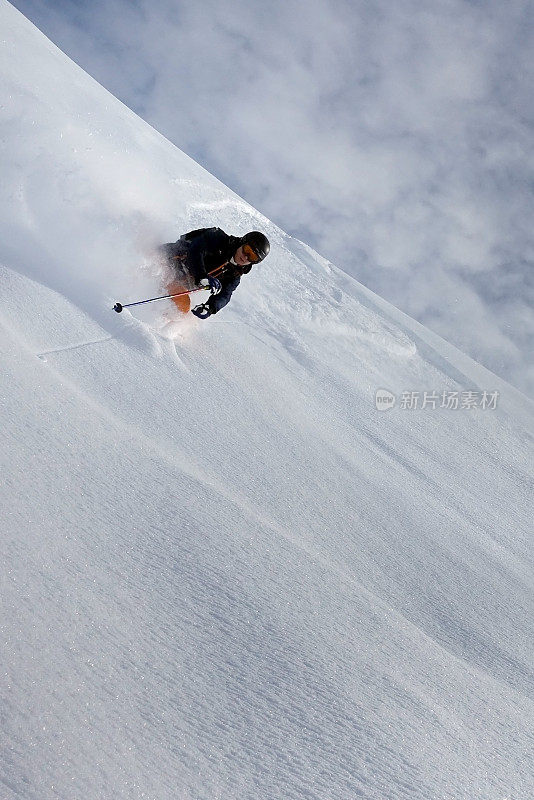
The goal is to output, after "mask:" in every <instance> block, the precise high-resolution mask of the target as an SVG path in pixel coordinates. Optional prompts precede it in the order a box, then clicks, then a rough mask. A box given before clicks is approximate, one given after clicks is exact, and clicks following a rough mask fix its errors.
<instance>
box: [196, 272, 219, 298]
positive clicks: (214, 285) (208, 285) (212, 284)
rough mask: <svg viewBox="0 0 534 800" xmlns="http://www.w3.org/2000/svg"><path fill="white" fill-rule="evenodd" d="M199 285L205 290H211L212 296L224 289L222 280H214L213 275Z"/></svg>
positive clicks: (203, 279)
mask: <svg viewBox="0 0 534 800" xmlns="http://www.w3.org/2000/svg"><path fill="white" fill-rule="evenodd" d="M199 285H200V286H202V287H203V288H204V289H209V290H210V292H211V293H212V294H219V292H220V291H221V289H222V284H221V282H220V280H219V279H218V278H213V277H212V276H211V275H208V277H207V278H202V280H201V281H200V284H199Z"/></svg>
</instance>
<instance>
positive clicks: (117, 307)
mask: <svg viewBox="0 0 534 800" xmlns="http://www.w3.org/2000/svg"><path fill="white" fill-rule="evenodd" d="M113 311H116V312H117V314H120V313H121V311H122V306H121V304H120V303H115V305H114V306H113Z"/></svg>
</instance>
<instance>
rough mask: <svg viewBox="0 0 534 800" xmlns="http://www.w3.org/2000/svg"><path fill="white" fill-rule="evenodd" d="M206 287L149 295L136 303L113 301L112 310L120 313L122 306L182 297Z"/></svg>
mask: <svg viewBox="0 0 534 800" xmlns="http://www.w3.org/2000/svg"><path fill="white" fill-rule="evenodd" d="M204 288H206V287H204V286H197V287H196V288H195V289H187V291H185V292H177V293H176V294H162V295H160V296H159V297H150V298H149V299H148V300H138V301H137V303H115V305H114V306H113V311H116V312H117V314H120V313H121V311H122V309H123V308H129V307H130V306H142V305H143V303H153V302H154V300H165V298H168V297H182V295H184V294H192V293H193V292H200V291H201V290H202V289H204Z"/></svg>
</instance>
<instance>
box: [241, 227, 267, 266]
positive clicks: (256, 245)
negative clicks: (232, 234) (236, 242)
mask: <svg viewBox="0 0 534 800" xmlns="http://www.w3.org/2000/svg"><path fill="white" fill-rule="evenodd" d="M244 244H248V246H249V247H251V248H252V250H254V252H255V253H256V255H257V257H258V261H257V262H255V263H258V262H260V261H263V259H264V258H265V257H266V256H268V255H269V250H270V249H271V245H270V244H269V240H268V238H267V237H266V236H265V235H264V234H263V233H260V232H259V231H251V232H250V233H246V234H245V235H244V236H242V237H241V246H243V245H244Z"/></svg>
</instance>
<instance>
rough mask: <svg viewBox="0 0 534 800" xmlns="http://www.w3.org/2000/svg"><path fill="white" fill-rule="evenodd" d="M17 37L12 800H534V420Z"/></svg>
mask: <svg viewBox="0 0 534 800" xmlns="http://www.w3.org/2000/svg"><path fill="white" fill-rule="evenodd" d="M0 26H1V29H2V32H3V43H2V50H1V51H0V59H1V74H2V83H1V86H2V98H1V100H0V113H1V117H0V119H1V125H2V135H1V142H2V158H3V166H2V176H3V188H4V192H3V195H2V200H1V203H2V205H1V209H0V211H1V213H0V231H1V235H0V264H2V266H1V268H0V283H1V286H2V292H1V293H0V294H1V296H0V326H1V330H2V335H1V337H0V369H1V374H2V385H1V388H0V409H1V414H2V421H3V428H2V430H3V443H2V448H1V449H0V470H1V474H2V478H3V480H2V483H1V484H0V506H1V513H2V550H3V552H2V569H3V583H2V586H3V590H2V594H3V601H4V609H3V614H2V618H1V622H0V626H1V629H2V630H1V635H2V643H3V681H2V702H3V710H4V714H3V725H2V729H1V732H0V739H1V747H2V752H3V755H4V758H3V760H2V767H1V777H2V785H3V788H4V795H5V796H6V797H7V798H19V797H24V798H37V797H38V798H39V800H52V798H58V797H59V798H65V800H72V798H82V797H83V798H86V797H99V798H110V799H111V798H118V797H142V796H144V797H147V798H154V800H156V798H157V800H163V799H164V798H169V800H170V798H176V797H181V798H187V799H188V800H193V798H194V800H198V799H199V798H203V800H208V799H209V800H212V799H213V798H221V800H222V799H223V798H224V800H227V798H240V800H241V799H242V798H258V800H259V798H261V799H262V800H265V799H267V800H274V798H276V799H277V800H282V798H283V799H284V800H287V798H311V797H313V798H324V800H327V798H334V797H335V798H336V799H337V798H340V799H341V800H342V799H345V800H353V798H354V797H357V796H360V797H365V798H374V799H376V800H382V799H383V798H409V799H410V800H418V799H420V800H443V798H458V800H459V799H460V798H467V797H468V798H470V800H487V799H488V798H504V797H513V798H514V800H526V799H527V798H528V797H530V794H531V787H532V781H533V777H534V776H533V772H532V763H531V759H530V758H529V753H530V750H531V746H532V721H533V700H532V685H533V683H532V672H531V653H532V633H533V631H532V626H533V622H532V621H533V619H534V615H533V613H532V611H533V609H532V583H533V582H532V547H531V540H530V535H531V523H532V508H531V507H530V500H531V497H532V420H533V416H534V415H533V408H532V404H531V403H530V402H529V401H528V400H527V399H526V398H525V397H523V396H522V395H521V394H520V393H519V392H517V391H516V390H514V389H512V387H510V386H508V385H507V384H506V383H504V382H503V381H501V380H499V379H498V378H496V377H495V376H494V375H492V374H491V373H490V372H488V371H487V370H485V369H484V368H483V367H481V366H480V365H478V364H476V363H474V362H473V361H471V360H470V359H469V358H467V356H464V355H463V354H462V353H460V352H459V351H457V350H456V349H455V348H454V347H452V346H451V345H448V344H447V343H446V342H444V341H443V340H441V339H439V337H437V336H436V335H435V334H432V333H430V332H429V331H428V330H426V329H425V328H423V327H422V326H421V325H419V324H418V323H416V322H414V321H413V320H411V319H409V318H408V317H406V316H405V315H403V314H402V313H400V312H399V311H397V310H396V309H395V308H393V307H392V306H390V305H389V304H388V303H386V302H385V301H384V300H381V299H380V298H379V297H377V296H376V295H374V294H373V293H372V292H370V291H368V290H366V289H364V288H363V287H362V286H360V285H359V284H358V283H356V282H355V281H353V280H352V279H351V278H349V277H348V276H347V275H346V274H345V273H342V272H340V271H339V270H338V269H336V268H335V267H334V266H333V265H332V264H330V263H329V262H328V261H326V260H325V259H324V258H321V257H320V256H318V255H317V254H316V253H314V252H313V250H311V249H310V248H309V247H308V246H307V245H305V244H303V243H301V242H298V241H296V240H294V239H292V238H291V237H289V236H287V235H285V234H284V233H283V232H282V231H281V230H280V229H279V228H277V227H276V226H275V225H273V224H272V223H271V222H269V221H268V220H267V219H265V218H263V217H262V216H261V215H260V214H259V213H258V212H257V211H255V210H254V209H253V208H251V207H250V206H248V205H247V204H246V203H245V202H244V201H243V200H241V199H240V198H239V197H237V196H236V195H235V194H233V193H232V192H231V191H230V190H228V189H227V188H226V187H224V186H223V185H222V184H221V183H220V182H218V181H217V180H215V179H214V178H213V177H212V176H210V175H209V174H208V173H207V172H205V171H204V170H203V169H201V168H200V167H199V166H198V165H196V164H195V163H194V162H193V161H191V159H189V158H187V157H186V156H184V155H183V153H181V152H179V151H178V150H177V149H176V148H175V147H173V146H172V145H171V144H170V143H169V142H167V141H166V140H165V139H164V138H163V137H162V136H161V135H159V134H158V133H157V132H156V131H154V130H153V129H151V128H150V127H149V126H148V125H146V124H145V123H143V122H141V121H140V120H139V119H138V118H137V117H136V116H135V115H134V114H133V113H132V112H131V111H129V110H128V109H127V108H126V107H125V106H123V105H122V104H121V103H119V102H118V101H117V100H116V99H114V98H113V97H112V96H110V95H109V94H108V93H107V92H105V91H104V90H103V89H102V88H101V87H100V86H98V84H96V83H95V82H94V81H93V80H91V79H90V78H89V77H88V76H87V75H85V74H84V73H83V72H82V71H81V70H80V69H79V68H78V67H76V65H74V64H73V63H72V62H71V61H69V59H67V58H66V57H65V56H64V55H63V54H62V53H61V52H60V51H59V50H58V49H57V48H56V47H54V46H53V45H51V43H50V42H49V41H48V40H46V39H45V37H44V36H43V35H42V34H40V33H39V32H38V31H37V30H36V29H35V28H34V27H33V26H32V25H31V24H29V23H28V22H27V21H26V20H25V19H24V18H23V17H22V16H21V15H20V14H19V13H18V12H16V11H15V10H14V9H13V8H12V7H11V6H10V5H9V4H7V3H5V2H0ZM213 224H216V225H220V226H221V227H223V228H224V229H225V230H227V231H228V232H229V233H235V234H239V233H243V232H245V231H246V230H248V229H251V228H254V229H255V228H259V229H261V230H264V231H265V232H266V233H267V235H268V236H269V239H270V240H271V244H272V250H271V254H270V255H269V257H268V259H267V260H266V261H265V262H264V263H262V264H261V265H259V266H258V267H255V268H254V269H253V270H252V271H251V273H250V274H249V275H247V276H245V277H244V279H243V281H242V285H241V286H240V287H239V289H238V291H237V292H236V294H235V295H234V297H233V298H232V302H231V304H230V305H229V306H228V307H227V308H226V309H224V310H223V311H222V312H221V313H220V314H218V315H217V316H215V317H213V318H211V319H209V320H207V321H205V322H200V321H198V320H196V319H193V318H192V317H189V318H188V319H187V323H186V325H185V327H184V325H183V324H181V326H180V332H179V336H178V338H177V339H172V338H168V337H166V336H162V335H161V329H160V327H161V326H160V318H159V315H163V313H164V311H163V310H161V311H157V312H156V310H155V309H156V304H154V306H152V307H150V306H149V308H150V309H151V310H150V312H147V314H148V316H147V317H143V314H144V312H142V311H140V310H139V311H138V312H137V311H136V312H135V315H134V314H130V313H129V312H128V311H124V312H123V314H120V315H117V314H114V312H113V311H112V310H111V308H112V305H113V302H114V301H116V300H121V301H124V302H126V301H128V300H136V299H140V297H139V295H141V294H143V293H145V292H147V293H149V292H150V293H151V294H157V293H158V292H159V291H161V285H160V283H161V277H160V275H159V273H158V267H157V265H156V264H155V263H154V261H153V259H152V256H151V252H152V249H153V247H154V245H155V244H156V243H159V242H161V241H170V240H172V239H173V238H175V237H176V236H178V234H179V233H181V232H183V231H185V230H188V229H191V228H195V227H199V226H200V225H213ZM141 308H145V307H141ZM169 310H170V307H169V306H168V307H167V311H169ZM379 390H380V391H379ZM391 397H392V398H393V400H394V402H393V403H392V404H391V403H390V407H389V408H388V410H387V411H384V410H382V409H381V407H380V403H379V398H385V399H386V400H388V398H391ZM455 401H456V402H455ZM388 402H390V400H388Z"/></svg>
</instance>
